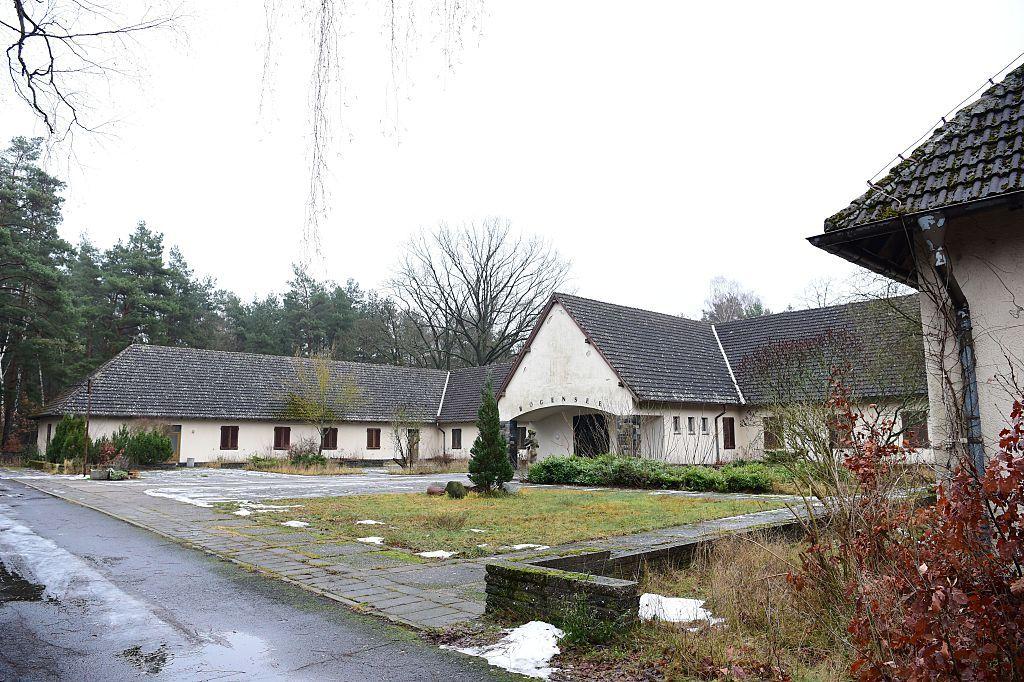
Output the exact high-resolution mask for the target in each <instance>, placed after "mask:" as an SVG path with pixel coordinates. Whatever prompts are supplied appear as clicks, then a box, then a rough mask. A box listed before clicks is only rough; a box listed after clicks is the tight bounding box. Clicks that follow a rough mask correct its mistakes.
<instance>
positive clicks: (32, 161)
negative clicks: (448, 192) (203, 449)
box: [0, 137, 568, 450]
mask: <svg viewBox="0 0 1024 682" xmlns="http://www.w3.org/2000/svg"><path fill="white" fill-rule="evenodd" d="M40 152H41V141H40V140H38V139H27V138H22V137H19V138H15V139H14V140H12V141H11V143H10V146H9V147H8V148H7V149H6V150H5V151H4V152H3V153H2V156H0V380H2V390H0V401H2V411H0V419H2V436H3V437H2V440H0V443H3V445H4V449H6V450H11V449H17V447H18V443H19V442H20V441H24V440H26V439H27V437H28V435H29V434H30V433H32V432H34V429H33V427H32V423H31V421H30V420H29V419H28V417H29V416H30V415H31V414H32V412H33V411H34V410H36V409H37V408H38V407H39V406H40V405H42V404H44V403H45V402H46V401H47V400H50V399H52V398H53V397H54V396H55V395H57V394H59V393H60V392H61V391H62V390H64V389H66V388H67V387H69V386H71V385H73V384H74V383H76V382H78V381H80V380H82V379H83V378H84V377H85V376H86V375H87V374H88V373H89V372H91V371H92V370H94V369H95V368H96V367H98V366H99V365H100V364H102V363H103V362H105V361H106V360H108V359H110V358H111V357H113V356H114V355H115V354H117V353H118V352H120V351H121V350H122V349H124V348H125V347H126V346H128V345H129V344H132V343H137V342H141V343H152V344H163V345H173V346H189V347H195V348H212V349H220V350H233V351H247V352H252V353H268V354H275V355H310V354H312V353H321V352H323V351H325V350H329V351H330V352H331V353H332V354H333V356H334V357H335V358H337V359H342V360H355V361H359V362H371V363H388V364H397V365H414V366H430V367H441V368H447V367H452V366H462V365H471V364H484V363H486V362H493V361H496V360H501V359H504V358H507V357H509V356H510V355H511V354H512V353H513V352H514V351H515V349H516V347H517V345H518V344H519V343H520V342H521V340H522V338H523V337H525V334H526V333H528V331H529V326H530V325H532V319H533V317H535V316H536V314H537V312H539V309H540V306H541V305H542V303H543V301H544V300H546V298H547V296H548V295H550V292H551V291H552V290H553V289H554V288H555V287H556V286H558V285H559V284H560V283H561V282H562V281H564V277H565V273H566V272H567V271H568V265H567V263H565V262H564V261H562V260H561V259H560V257H559V256H558V254H557V252H556V251H554V250H553V249H552V248H551V247H550V246H548V245H547V244H546V243H545V242H543V241H541V240H538V239H524V238H522V237H517V236H515V235H514V234H513V233H512V232H511V231H510V230H509V228H508V225H507V223H502V222H501V221H498V220H492V221H486V222H485V223H483V224H481V225H475V226H472V227H464V228H461V229H456V230H451V229H448V228H447V227H444V226H442V227H441V228H439V229H438V230H437V231H435V232H432V233H427V232H424V233H421V234H420V235H419V236H418V237H416V238H415V239H413V240H410V242H409V244H408V246H407V252H406V253H405V254H404V255H403V256H401V260H400V261H399V266H400V267H399V268H398V272H399V273H400V275H401V277H398V278H396V281H395V283H394V286H393V288H392V289H391V290H390V291H389V293H388V295H385V294H383V293H381V292H376V291H364V290H363V289H362V288H360V286H359V285H358V283H356V282H355V281H354V280H351V279H349V280H347V281H346V282H345V283H344V284H340V283H338V282H336V281H332V280H325V279H318V278H317V277H314V276H313V275H311V274H310V273H309V272H308V271H307V270H306V269H304V268H303V267H301V266H298V265H296V266H293V269H292V276H291V279H289V280H288V281H287V282H286V283H285V284H284V286H283V290H281V291H280V293H276V294H271V295H268V296H265V297H262V298H255V299H252V300H243V299H242V298H241V297H239V296H238V295H236V294H235V293H232V292H230V291H225V290H223V289H220V288H218V287H217V284H216V282H215V281H214V280H213V279H212V278H210V277H204V276H200V275H198V274H197V273H195V272H194V271H193V269H192V268H191V267H190V266H189V264H188V262H187V261H186V260H185V257H184V256H183V254H182V253H181V251H180V250H178V249H177V248H176V247H173V246H171V247H168V244H167V242H166V241H165V238H164V235H163V234H161V233H160V232H158V231H155V230H152V229H150V228H148V227H147V226H146V224H145V223H144V222H140V223H138V225H136V226H135V228H134V230H132V231H131V232H130V233H129V234H127V235H126V236H124V237H123V238H122V239H120V240H118V241H117V242H116V243H115V244H114V245H113V246H111V247H110V248H108V249H99V248H97V247H96V246H95V245H94V244H92V243H91V242H90V241H89V240H88V239H87V238H84V237H83V238H82V239H81V240H80V241H79V242H78V243H77V244H72V243H69V242H68V241H66V240H65V239H63V238H62V237H61V236H60V234H59V232H58V226H59V225H60V223H61V204H62V197H61V192H62V190H63V189H64V184H63V183H62V182H61V181H60V180H59V179H57V178H54V177H52V176H51V175H49V174H48V173H47V172H45V171H44V170H43V169H42V168H41V167H40V165H39V159H40ZM474 263H475V264H476V265H477V266H478V267H476V268H474ZM529 263H533V264H534V265H532V266H531V265H528V264H529ZM531 267H535V268H536V269H537V271H538V272H540V273H542V278H541V279H540V280H531V279H530V277H529V276H528V275H529V270H530V268H531ZM428 275H429V276H428ZM553 275H554V276H553ZM432 278H433V281H431V279H432ZM438 278H445V283H444V285H443V286H441V285H440V282H441V280H439V279H438ZM481 282H486V283H487V284H486V286H482V285H481ZM523 292H528V294H529V295H528V296H525V297H524V294H523ZM510 321H512V322H514V324H513V323H510Z"/></svg>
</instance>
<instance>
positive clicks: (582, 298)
mask: <svg viewBox="0 0 1024 682" xmlns="http://www.w3.org/2000/svg"><path fill="white" fill-rule="evenodd" d="M551 296H552V298H555V299H556V300H557V299H560V298H562V297H563V296H567V297H569V298H575V299H578V300H580V301H589V302H590V303H600V304H601V305H610V306H613V307H615V308H624V309H626V310H635V311H637V312H641V313H648V314H650V315H661V316H662V317H668V318H671V319H673V320H682V321H683V322H692V323H695V324H700V325H709V324H711V323H710V322H705V321H704V320H695V319H693V318H692V317H685V316H683V315H676V314H674V313H663V312H659V311H657V310H650V309H648V308H638V307H637V306H632V305H622V304H621V303H612V302H611V301H602V300H600V299H597V298H588V297H586V296H577V295H576V294H563V293H560V292H557V291H556V292H555V293H553V294H551Z"/></svg>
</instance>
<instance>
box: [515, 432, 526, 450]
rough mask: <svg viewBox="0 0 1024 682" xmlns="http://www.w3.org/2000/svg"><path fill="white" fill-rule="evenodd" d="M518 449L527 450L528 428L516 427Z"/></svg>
mask: <svg viewBox="0 0 1024 682" xmlns="http://www.w3.org/2000/svg"><path fill="white" fill-rule="evenodd" d="M516 448H517V449H519V450H524V449H526V427H525V426H517V427H516Z"/></svg>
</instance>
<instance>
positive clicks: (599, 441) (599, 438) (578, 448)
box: [572, 414, 609, 457]
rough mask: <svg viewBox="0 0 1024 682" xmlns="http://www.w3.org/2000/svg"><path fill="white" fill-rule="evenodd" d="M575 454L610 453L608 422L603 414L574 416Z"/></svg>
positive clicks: (592, 455)
mask: <svg viewBox="0 0 1024 682" xmlns="http://www.w3.org/2000/svg"><path fill="white" fill-rule="evenodd" d="M572 436H573V454H575V455H579V456H581V457H597V456H598V455H604V454H607V453H608V444H609V443H608V423H607V421H606V420H605V418H604V415H603V414H581V415H579V416H576V417H573V418H572Z"/></svg>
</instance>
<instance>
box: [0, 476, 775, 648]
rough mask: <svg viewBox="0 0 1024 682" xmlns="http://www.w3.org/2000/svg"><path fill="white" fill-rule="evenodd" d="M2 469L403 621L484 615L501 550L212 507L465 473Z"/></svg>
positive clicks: (382, 487) (632, 541)
mask: <svg viewBox="0 0 1024 682" xmlns="http://www.w3.org/2000/svg"><path fill="white" fill-rule="evenodd" d="M0 478H12V479H15V480H18V481H20V482H22V483H24V484H26V485H29V486H32V487H33V488H36V489H38V490H40V491H43V492H46V493H49V494H50V495H54V496H56V497H60V498H63V499H66V500H69V501H72V502H76V503H78V504H81V505H84V506H86V507H89V508H92V509H95V510H97V511H101V512H103V513H106V514H109V515H111V516H114V517H116V518H119V519H121V520H123V521H126V522H128V523H131V524H134V525H136V526H139V527H142V528H146V529H148V530H151V531H153V532H155V533H159V534H160V535H163V536H166V537H169V538H172V539H174V540H177V541H179V542H182V543H184V544H187V545H190V546H193V547H196V548H198V549H201V550H203V551H206V552H209V553H211V554H214V555H216V556H219V557H221V558H224V559H226V560H228V561H232V562H235V563H237V564H241V565H243V566H245V567H248V568H251V569H253V570H256V571H259V572H261V573H266V574H270V575H274V576H276V577H278V578H280V579H282V580H284V581H286V582H289V583H293V584H295V585H299V586H301V587H303V588H304V589H307V590H310V591H312V592H316V593H318V594H321V595H324V596H326V597H328V598H330V599H333V600H335V601H338V602H341V603H343V604H347V605H349V606H353V607H356V608H359V609H365V610H367V611H370V612H373V613H376V614H378V615H382V616H384V617H386V618H389V619H391V620H393V621H397V622H400V623H403V624H405V625H410V626H413V627H416V628H438V627H445V626H448V625H451V624H454V623H459V622H464V621H468V620H472V619H475V618H478V617H479V616H480V615H482V614H483V612H484V601H485V597H486V595H485V592H484V573H485V565H486V564H487V562H488V561H489V560H490V559H492V558H493V557H484V558H480V559H454V560H448V561H440V562H433V563H429V564H419V563H409V561H408V560H407V559H404V557H403V556H402V555H401V554H399V553H396V552H395V551H394V550H389V549H388V548H387V547H379V546H374V545H367V544H363V543H358V542H342V543H338V542H336V541H335V542H330V541H326V540H322V539H321V538H319V537H318V535H317V533H316V531H314V530H312V529H296V530H293V529H290V528H280V529H278V528H268V527H267V526H265V525H260V524H257V523H255V522H253V521H251V520H249V519H246V518H239V517H236V516H231V515H228V514H225V513H223V512H220V511H217V510H215V509H213V508H212V507H211V506H210V505H211V504H212V503H213V502H219V501H241V500H249V501H256V500H267V499H280V498H284V497H318V496H325V495H344V494H356V493H375V492H412V491H422V490H424V489H425V487H426V485H427V483H428V482H429V481H433V480H445V479H452V480H458V479H460V478H462V476H461V475H454V476H448V477H445V476H395V475H388V474H385V473H383V472H380V473H379V474H376V475H374V474H367V475H362V476H360V475H347V476H337V477H329V478H330V479H331V480H328V481H320V480H318V479H319V478H326V477H318V479H317V480H310V478H309V477H302V476H281V475H279V474H256V473H254V472H244V471H225V470H219V471H218V470H207V471H206V473H205V475H204V473H203V470H191V471H187V472H185V471H171V472H152V473H149V472H147V473H146V474H145V477H144V478H143V479H140V480H137V481H123V482H101V481H86V480H83V479H81V478H76V477H72V476H51V475H47V474H35V473H28V474H26V473H24V472H21V471H14V470H0ZM290 479H299V480H298V481H294V480H290ZM395 479H398V480H395ZM299 485H304V486H305V487H304V488H303V490H301V491H300V490H298V489H296V486H299ZM300 492H303V493H305V494H300ZM656 494H657V493H656ZM700 496H701V497H716V496H713V495H700ZM787 518H792V512H791V511H789V510H788V509H780V510H774V511H768V512H758V513H755V514H748V515H744V516H739V517H732V518H728V519H718V520H716V521H708V522H703V523H698V524H691V525H687V526H679V527H674V528H663V529H659V530H655V531H649V532H646V533H639V534H636V535H630V536H623V537H617V538H610V539H606V540H592V541H587V542H580V543H575V544H573V545H572V546H571V547H572V548H591V549H611V550H613V551H616V550H620V551H621V550H628V549H635V548H639V547H645V546H647V547H649V546H658V545H664V544H669V543H672V542H679V541H680V540H683V539H692V538H696V537H701V536H705V535H715V534H719V533H721V532H725V531H729V530H741V529H744V528H750V527H753V526H760V525H764V524H770V523H773V522H776V521H781V520H784V519H787ZM535 553H536V552H530V551H525V552H512V553H508V554H502V555H501V556H502V558H506V559H514V558H518V557H524V556H530V555H531V554H535Z"/></svg>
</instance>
